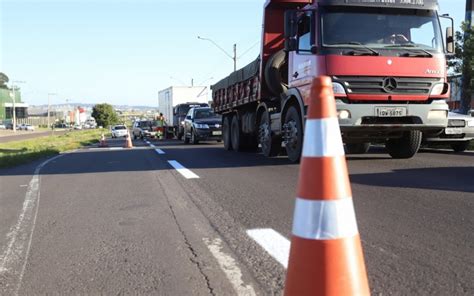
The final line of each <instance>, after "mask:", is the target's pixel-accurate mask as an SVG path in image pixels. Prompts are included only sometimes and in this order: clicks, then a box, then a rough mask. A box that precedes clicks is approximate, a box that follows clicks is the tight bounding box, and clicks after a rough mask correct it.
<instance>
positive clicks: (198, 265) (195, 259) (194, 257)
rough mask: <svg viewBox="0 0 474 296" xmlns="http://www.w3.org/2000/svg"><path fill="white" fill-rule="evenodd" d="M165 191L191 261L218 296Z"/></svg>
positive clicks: (212, 293) (211, 292)
mask: <svg viewBox="0 0 474 296" xmlns="http://www.w3.org/2000/svg"><path fill="white" fill-rule="evenodd" d="M157 180H158V183H159V184H160V186H161V187H163V184H162V183H161V181H160V180H159V178H157ZM163 193H164V195H165V197H166V203H167V204H168V207H169V209H170V211H171V215H172V216H173V220H174V222H175V223H176V226H177V227H178V231H179V232H180V234H181V236H182V237H183V241H184V244H185V245H186V247H187V249H188V250H189V252H190V253H191V257H190V258H189V261H191V262H192V263H193V264H194V265H195V266H196V268H197V269H198V270H199V273H200V274H201V276H202V277H203V279H204V281H205V282H206V287H207V289H208V291H209V294H210V295H213V296H216V294H215V292H214V288H212V286H211V281H210V279H209V277H208V275H207V274H206V273H205V272H204V270H203V266H202V263H201V262H200V261H199V255H198V254H197V252H196V250H195V249H194V248H193V246H192V245H191V243H190V242H189V240H188V237H187V236H186V233H185V232H184V230H183V228H182V227H181V224H180V223H179V221H178V217H177V216H176V213H175V211H174V209H173V206H172V205H171V202H170V200H169V197H168V194H166V193H165V192H164V190H163Z"/></svg>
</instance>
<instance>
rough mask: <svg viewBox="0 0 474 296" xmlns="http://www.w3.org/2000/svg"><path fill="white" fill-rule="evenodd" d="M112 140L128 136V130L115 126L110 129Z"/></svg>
mask: <svg viewBox="0 0 474 296" xmlns="http://www.w3.org/2000/svg"><path fill="white" fill-rule="evenodd" d="M111 131H112V138H121V137H126V136H127V135H128V129H127V127H126V126H125V125H122V124H121V125H115V126H113V127H112V128H111Z"/></svg>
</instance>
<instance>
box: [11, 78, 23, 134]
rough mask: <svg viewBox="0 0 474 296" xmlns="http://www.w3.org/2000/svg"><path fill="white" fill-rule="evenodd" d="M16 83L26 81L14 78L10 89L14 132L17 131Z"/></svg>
mask: <svg viewBox="0 0 474 296" xmlns="http://www.w3.org/2000/svg"><path fill="white" fill-rule="evenodd" d="M15 83H25V81H20V80H13V81H12V90H11V91H10V98H11V99H12V109H13V110H12V111H13V112H12V113H13V126H12V128H13V132H14V133H16V109H15V103H16V98H15Z"/></svg>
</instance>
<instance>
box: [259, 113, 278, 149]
mask: <svg viewBox="0 0 474 296" xmlns="http://www.w3.org/2000/svg"><path fill="white" fill-rule="evenodd" d="M258 141H259V143H260V145H262V153H263V155H265V156H266V157H271V156H276V155H278V152H280V149H281V143H280V141H278V138H276V137H272V130H271V127H270V115H269V114H268V112H267V111H265V112H263V113H262V115H261V117H260V121H259V126H258Z"/></svg>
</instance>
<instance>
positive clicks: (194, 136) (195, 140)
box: [191, 130, 199, 145]
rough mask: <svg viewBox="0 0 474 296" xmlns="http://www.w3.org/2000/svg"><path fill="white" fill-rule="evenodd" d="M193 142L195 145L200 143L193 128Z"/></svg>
mask: <svg viewBox="0 0 474 296" xmlns="http://www.w3.org/2000/svg"><path fill="white" fill-rule="evenodd" d="M191 143H193V145H196V144H198V143H199V140H198V139H197V138H196V134H195V133H194V131H193V130H191Z"/></svg>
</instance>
